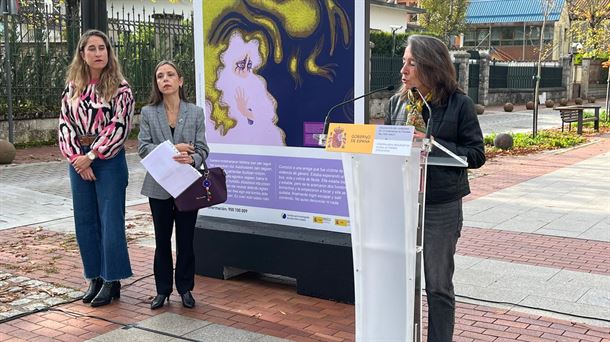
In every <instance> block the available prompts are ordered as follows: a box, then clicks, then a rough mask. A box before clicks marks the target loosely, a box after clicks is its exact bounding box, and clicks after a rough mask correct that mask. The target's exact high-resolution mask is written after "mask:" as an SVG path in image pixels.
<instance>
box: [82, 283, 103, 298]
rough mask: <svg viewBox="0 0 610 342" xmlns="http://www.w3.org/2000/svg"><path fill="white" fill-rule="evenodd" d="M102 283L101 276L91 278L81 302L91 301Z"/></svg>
mask: <svg viewBox="0 0 610 342" xmlns="http://www.w3.org/2000/svg"><path fill="white" fill-rule="evenodd" d="M103 283H104V281H103V280H102V279H101V278H95V279H92V280H91V281H90V282H89V288H88V289H87V292H85V295H84V296H83V303H91V301H92V300H93V298H95V296H97V293H98V292H100V289H101V288H102V284H103Z"/></svg>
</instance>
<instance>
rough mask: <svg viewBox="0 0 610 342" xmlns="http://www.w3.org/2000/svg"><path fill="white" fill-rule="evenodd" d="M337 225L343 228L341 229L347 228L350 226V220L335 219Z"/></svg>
mask: <svg viewBox="0 0 610 342" xmlns="http://www.w3.org/2000/svg"><path fill="white" fill-rule="evenodd" d="M335 224H336V225H337V226H341V227H347V226H349V220H344V219H335Z"/></svg>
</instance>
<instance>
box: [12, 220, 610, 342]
mask: <svg viewBox="0 0 610 342" xmlns="http://www.w3.org/2000/svg"><path fill="white" fill-rule="evenodd" d="M32 230H35V229H34V228H18V229H11V230H8V231H3V232H2V237H3V241H6V242H7V243H9V244H10V243H15V242H17V241H24V244H23V245H22V246H21V250H22V252H24V253H25V254H27V255H30V260H29V261H30V262H31V261H33V262H34V266H32V267H25V266H23V265H22V264H23V261H22V260H17V259H16V258H15V257H14V255H12V254H11V253H7V254H4V255H2V257H3V258H2V259H1V260H2V262H1V268H2V269H5V270H8V271H10V272H12V273H14V274H17V275H23V276H27V277H30V278H35V279H40V280H44V281H49V282H53V283H55V284H59V285H62V286H69V287H73V288H83V287H84V286H85V284H84V282H83V280H82V277H81V273H82V268H81V265H80V259H79V257H78V255H77V254H75V253H74V252H73V251H71V250H67V251H66V250H64V249H61V248H56V246H61V245H62V244H64V243H65V241H66V236H65V235H63V234H59V233H53V232H46V231H41V232H38V236H39V237H38V238H33V237H32V235H31V234H30V232H31V231H32ZM40 236H42V237H40ZM129 251H130V257H131V260H132V266H133V270H134V277H133V278H131V279H129V280H128V281H124V282H123V284H124V288H123V290H122V291H121V298H120V300H118V301H115V302H114V303H113V304H111V305H108V306H105V307H101V308H91V307H90V306H88V305H84V304H82V303H81V302H79V301H77V302H74V303H71V304H64V305H61V306H59V307H58V308H59V309H61V310H65V311H70V312H75V313H79V314H82V315H95V316H100V317H104V318H107V319H111V320H114V321H117V322H122V323H126V324H128V323H137V322H138V321H141V320H144V319H147V318H149V317H151V316H154V315H156V314H159V313H162V312H173V313H176V314H180V315H185V316H188V317H193V318H197V319H202V320H207V321H211V322H214V323H218V324H222V325H226V326H232V327H235V328H240V329H245V330H249V331H254V332H260V333H263V334H267V335H272V336H278V337H283V338H287V339H290V340H294V341H352V340H354V307H353V306H352V305H347V304H342V303H335V302H331V301H326V300H322V299H317V298H312V297H305V296H300V295H298V294H296V292H295V289H294V287H293V286H290V285H285V284H278V283H272V282H268V281H262V280H260V279H252V278H247V277H242V278H237V279H235V280H226V281H223V280H217V279H211V278H206V277H200V276H197V279H196V287H195V289H194V291H193V293H194V296H195V297H196V298H197V299H198V305H197V306H196V308H195V309H194V310H189V309H185V308H183V307H182V305H180V303H179V300H178V297H177V296H174V297H172V299H173V300H172V302H171V303H170V305H169V306H165V307H164V308H163V309H161V310H157V311H151V310H150V308H149V301H150V300H151V296H152V295H153V294H154V291H155V290H154V281H153V279H152V277H145V278H143V279H142V280H139V281H137V282H135V283H132V282H133V281H134V280H136V279H138V278H141V277H144V276H147V275H149V274H150V273H151V269H152V265H151V260H152V257H153V250H152V249H151V248H147V247H142V246H138V245H133V244H132V245H130V250H129ZM54 262H55V263H60V266H59V267H58V268H59V269H60V271H59V272H58V273H51V274H49V273H48V271H47V270H45V269H42V268H37V267H36V265H38V264H40V265H44V264H50V263H54ZM131 283H132V284H131ZM424 309H425V308H424ZM456 324H457V325H456V331H455V340H456V341H507V340H518V341H555V340H562V341H610V329H606V328H599V327H592V326H587V325H584V324H573V323H570V322H568V321H564V320H557V319H551V318H546V317H541V316H537V315H529V314H523V313H519V312H518V311H512V310H504V309H497V308H491V307H487V306H481V305H474V304H466V303H458V305H457V312H456ZM119 327H120V326H119V325H116V324H111V323H108V322H104V321H101V320H97V319H93V318H75V317H71V316H69V315H66V314H63V313H60V312H41V313H36V314H32V315H29V316H25V317H22V318H19V319H16V320H13V321H9V322H6V323H3V324H0V340H2V341H18V340H27V341H37V340H58V341H82V340H86V339H89V338H92V337H95V336H98V335H101V334H104V333H106V332H109V331H111V330H114V329H116V328H119Z"/></svg>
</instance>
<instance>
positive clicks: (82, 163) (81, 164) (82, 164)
mask: <svg viewBox="0 0 610 342" xmlns="http://www.w3.org/2000/svg"><path fill="white" fill-rule="evenodd" d="M91 163H92V161H91V159H89V157H87V156H78V157H76V158H74V160H73V161H72V167H74V170H75V171H76V173H78V174H79V175H80V173H81V172H82V171H84V170H85V169H87V168H89V166H91Z"/></svg>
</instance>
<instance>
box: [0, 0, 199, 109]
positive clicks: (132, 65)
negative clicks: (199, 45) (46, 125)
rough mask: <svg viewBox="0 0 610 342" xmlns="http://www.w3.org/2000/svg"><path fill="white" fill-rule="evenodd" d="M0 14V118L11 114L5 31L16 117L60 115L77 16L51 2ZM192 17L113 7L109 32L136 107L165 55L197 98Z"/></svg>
mask: <svg viewBox="0 0 610 342" xmlns="http://www.w3.org/2000/svg"><path fill="white" fill-rule="evenodd" d="M0 18H1V20H0V24H1V26H0V27H1V28H2V31H0V32H2V34H1V35H0V75H1V76H2V77H0V117H1V118H4V117H5V115H6V113H7V98H8V94H7V84H6V83H7V82H6V79H5V72H6V70H7V68H6V66H5V65H6V64H5V62H6V57H7V56H6V51H7V47H6V46H5V44H4V39H5V37H4V35H3V34H5V33H8V39H9V45H10V46H9V49H8V50H10V75H11V90H12V98H13V112H14V117H15V118H26V117H36V116H38V115H41V114H46V115H48V114H49V113H52V114H58V113H59V106H60V96H61V93H62V91H63V88H64V84H65V74H66V70H67V68H68V65H69V64H70V61H71V59H72V55H73V53H74V49H75V46H76V42H77V41H78V36H79V33H80V32H81V27H80V20H79V18H70V17H68V16H67V15H66V14H65V13H61V12H55V11H53V10H52V9H50V8H48V7H44V8H42V7H41V8H38V9H36V10H34V11H29V12H28V11H20V13H19V14H18V15H14V16H10V17H8V20H7V19H6V17H3V16H2V17H0ZM192 19H193V18H192V13H191V14H188V15H184V14H175V13H171V14H170V13H164V12H162V13H155V12H153V13H146V12H145V11H143V12H142V13H136V12H135V10H134V9H133V8H132V9H131V10H126V9H125V8H121V9H116V10H115V9H114V8H111V10H110V11H109V13H108V36H109V38H110V40H111V43H112V45H113V47H114V48H115V53H116V54H117V57H118V59H119V61H120V62H121V65H122V67H123V74H124V75H125V78H126V79H127V81H128V82H129V83H130V84H131V86H132V88H133V91H134V95H135V98H136V101H137V103H138V106H139V105H142V104H145V103H146V101H147V99H148V96H149V93H150V88H151V85H152V80H153V75H152V73H153V70H154V67H155V66H156V64H157V63H158V62H159V61H161V60H163V59H171V60H173V61H174V62H176V64H177V65H178V67H179V68H180V69H181V70H182V72H183V74H184V78H185V80H184V84H185V90H186V92H187V95H188V96H189V98H190V99H192V100H194V98H195V96H194V95H195V79H194V78H195V70H194V69H195V65H194V62H193V55H194V51H193V20H192Z"/></svg>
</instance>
